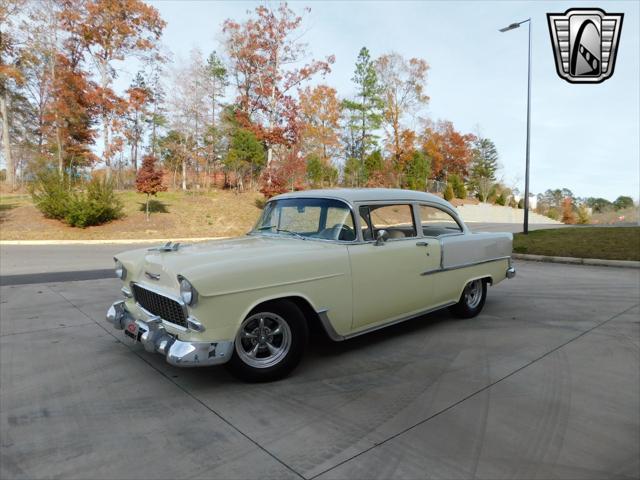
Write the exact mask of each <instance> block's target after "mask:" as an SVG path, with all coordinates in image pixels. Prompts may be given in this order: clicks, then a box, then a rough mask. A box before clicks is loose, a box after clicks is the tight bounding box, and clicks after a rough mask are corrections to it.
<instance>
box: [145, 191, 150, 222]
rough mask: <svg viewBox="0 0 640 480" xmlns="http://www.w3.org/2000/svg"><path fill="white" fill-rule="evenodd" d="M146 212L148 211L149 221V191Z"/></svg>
mask: <svg viewBox="0 0 640 480" xmlns="http://www.w3.org/2000/svg"><path fill="white" fill-rule="evenodd" d="M146 212H147V222H148V221H149V194H148V193H147V208H146Z"/></svg>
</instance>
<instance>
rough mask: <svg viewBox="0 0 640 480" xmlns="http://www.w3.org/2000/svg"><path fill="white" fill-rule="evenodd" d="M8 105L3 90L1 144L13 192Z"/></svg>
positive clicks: (6, 94)
mask: <svg viewBox="0 0 640 480" xmlns="http://www.w3.org/2000/svg"><path fill="white" fill-rule="evenodd" d="M8 105H9V92H8V91H7V90H5V92H4V96H2V97H0V114H1V115H2V144H3V151H4V159H5V162H6V163H7V182H8V183H9V187H11V189H12V190H13V189H14V188H15V186H16V176H15V169H14V167H13V159H12V157H11V143H10V141H9V117H8V116H7V110H8Z"/></svg>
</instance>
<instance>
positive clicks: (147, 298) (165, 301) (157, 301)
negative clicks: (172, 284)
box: [131, 283, 187, 328]
mask: <svg viewBox="0 0 640 480" xmlns="http://www.w3.org/2000/svg"><path fill="white" fill-rule="evenodd" d="M131 289H132V291H133V297H134V298H135V300H136V302H137V303H138V304H139V305H140V306H141V307H142V308H144V309H145V310H146V311H147V312H149V313H152V314H153V315H158V316H159V317H160V318H162V319H163V320H166V321H167V322H170V323H175V324H176V325H180V326H181V327H185V328H186V327H187V315H186V313H185V309H184V307H183V306H182V305H181V304H180V303H179V302H178V301H176V300H174V299H172V298H169V297H166V296H164V295H161V294H159V293H156V292H154V291H151V290H148V289H146V288H144V287H141V286H140V285H138V284H137V283H132V284H131Z"/></svg>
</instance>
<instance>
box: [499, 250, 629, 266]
mask: <svg viewBox="0 0 640 480" xmlns="http://www.w3.org/2000/svg"><path fill="white" fill-rule="evenodd" d="M511 257H512V258H515V259H517V260H529V261H533V262H549V263H569V264H572V265H593V266H597V267H620V268H640V262H637V261H635V260H602V259H600V258H576V257H548V256H546V255H529V254H524V253H514V254H513V255H511Z"/></svg>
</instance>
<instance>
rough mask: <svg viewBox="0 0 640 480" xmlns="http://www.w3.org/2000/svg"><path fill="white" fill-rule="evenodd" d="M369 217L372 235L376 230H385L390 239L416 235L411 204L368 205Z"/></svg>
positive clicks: (374, 235)
mask: <svg viewBox="0 0 640 480" xmlns="http://www.w3.org/2000/svg"><path fill="white" fill-rule="evenodd" d="M369 219H370V224H371V227H372V229H373V237H372V238H375V237H376V234H377V232H378V230H382V229H384V230H386V231H387V232H388V233H389V238H390V239H398V238H411V237H415V236H417V234H416V227H415V225H414V223H413V214H412V211H411V205H370V206H369Z"/></svg>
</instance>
